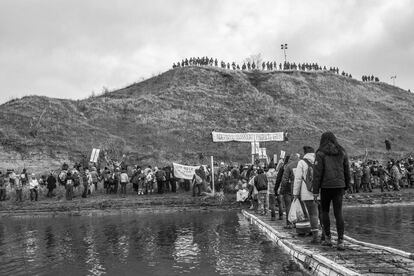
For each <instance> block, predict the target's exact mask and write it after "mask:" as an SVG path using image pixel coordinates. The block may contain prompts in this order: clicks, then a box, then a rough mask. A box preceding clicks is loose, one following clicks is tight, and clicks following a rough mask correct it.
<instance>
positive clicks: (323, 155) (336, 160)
mask: <svg viewBox="0 0 414 276" xmlns="http://www.w3.org/2000/svg"><path fill="white" fill-rule="evenodd" d="M349 185H350V172H349V160H348V155H347V153H346V152H345V149H344V148H343V147H342V146H341V145H340V144H339V143H338V140H337V139H336V137H335V135H334V134H333V133H332V132H325V133H323V134H322V136H321V140H320V144H319V149H318V150H317V151H316V154H315V165H314V175H313V190H312V192H313V195H314V200H315V201H316V200H317V198H318V196H319V193H320V195H321V209H322V224H323V231H324V233H325V240H324V241H323V242H322V245H324V246H332V240H331V229H330V227H331V222H330V218H329V208H330V205H331V202H332V205H333V211H334V216H335V221H336V229H337V232H338V242H337V249H338V250H344V249H345V247H344V228H345V227H344V218H343V214H342V199H343V196H344V193H345V191H346V190H347V189H348V187H349Z"/></svg>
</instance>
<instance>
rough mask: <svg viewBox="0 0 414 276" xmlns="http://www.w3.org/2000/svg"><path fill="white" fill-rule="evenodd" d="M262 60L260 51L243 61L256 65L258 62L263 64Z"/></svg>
mask: <svg viewBox="0 0 414 276" xmlns="http://www.w3.org/2000/svg"><path fill="white" fill-rule="evenodd" d="M262 61H263V59H262V54H260V53H258V54H255V55H250V56H249V57H247V58H245V59H244V61H243V62H244V63H250V64H255V65H256V64H262ZM258 68H259V67H258ZM253 69H254V68H253Z"/></svg>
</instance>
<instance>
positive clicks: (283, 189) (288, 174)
mask: <svg viewBox="0 0 414 276" xmlns="http://www.w3.org/2000/svg"><path fill="white" fill-rule="evenodd" d="M298 162H299V158H298V156H297V155H293V157H292V158H291V159H290V162H289V164H287V165H286V166H285V168H284V172H283V176H282V181H281V183H280V194H281V195H282V196H283V202H284V203H285V207H286V226H285V228H287V229H290V228H292V227H293V225H292V224H291V223H290V222H289V220H288V217H289V211H290V206H291V204H292V200H293V183H294V181H295V173H294V171H295V170H296V167H297V166H298Z"/></svg>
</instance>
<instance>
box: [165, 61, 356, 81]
mask: <svg viewBox="0 0 414 276" xmlns="http://www.w3.org/2000/svg"><path fill="white" fill-rule="evenodd" d="M185 66H214V67H220V68H223V69H229V70H230V69H232V70H243V71H245V70H248V71H250V70H263V71H265V70H266V71H276V70H279V71H282V70H283V71H286V70H289V71H297V70H300V71H329V72H332V73H335V74H339V68H338V67H329V68H328V67H326V66H321V65H319V64H318V63H307V62H304V63H296V62H292V63H291V62H284V63H279V64H278V63H276V61H247V62H244V63H243V64H242V65H240V64H238V63H236V62H234V61H233V62H232V63H230V62H225V61H222V60H221V61H218V60H217V58H215V59H213V58H209V57H202V58H200V57H197V58H196V57H191V58H186V59H183V60H181V61H178V62H177V63H173V65H172V68H177V67H185ZM341 75H342V76H346V77H349V78H352V75H351V74H348V73H345V72H344V71H342V72H341Z"/></svg>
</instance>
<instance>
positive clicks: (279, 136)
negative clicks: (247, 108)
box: [211, 131, 284, 142]
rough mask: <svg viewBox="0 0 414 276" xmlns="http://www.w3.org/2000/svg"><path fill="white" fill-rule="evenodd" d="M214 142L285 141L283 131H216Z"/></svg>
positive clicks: (213, 133)
mask: <svg viewBox="0 0 414 276" xmlns="http://www.w3.org/2000/svg"><path fill="white" fill-rule="evenodd" d="M211 134H212V136H213V142H230V141H235V142H269V141H279V142H282V141H284V135H283V132H269V133H254V132H247V133H224V132H215V131H213V132H212V133H211Z"/></svg>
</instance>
